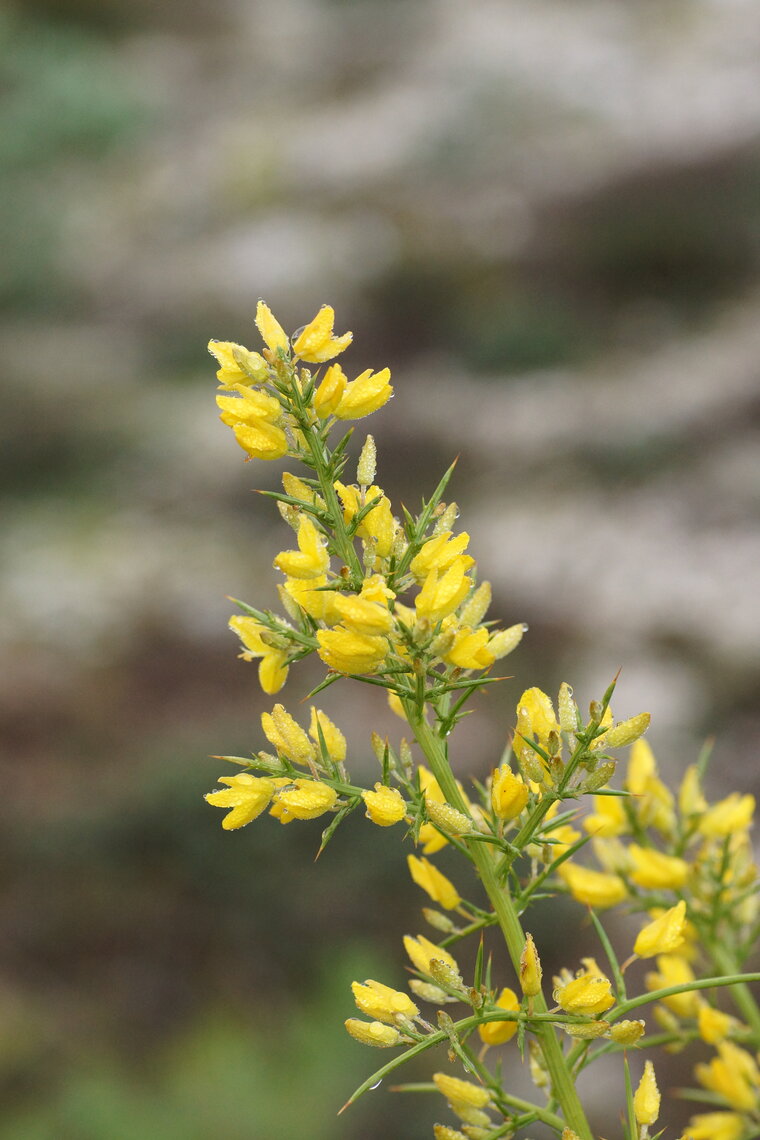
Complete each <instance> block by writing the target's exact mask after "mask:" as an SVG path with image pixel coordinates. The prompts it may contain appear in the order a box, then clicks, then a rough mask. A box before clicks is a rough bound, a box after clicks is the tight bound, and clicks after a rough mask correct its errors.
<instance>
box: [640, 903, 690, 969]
mask: <svg viewBox="0 0 760 1140" xmlns="http://www.w3.org/2000/svg"><path fill="white" fill-rule="evenodd" d="M685 924H686V903H685V901H684V900H683V899H681V901H680V902H679V903H677V904H676V906H672V907H671V908H670V910H666V911H665V913H664V914H661V915H660V917H659V918H656V919H655V920H654V922H650V923H647V925H646V926H645V927H644V929H643V930H640V931H639V933H638V937H637V938H636V942H635V944H634V947H633V952H634V954H638V956H639V958H653V957H654V955H655V954H672V952H673V951H674V950H677V949H678V947H679V946H681V945H682V944H683V941H684V926H685Z"/></svg>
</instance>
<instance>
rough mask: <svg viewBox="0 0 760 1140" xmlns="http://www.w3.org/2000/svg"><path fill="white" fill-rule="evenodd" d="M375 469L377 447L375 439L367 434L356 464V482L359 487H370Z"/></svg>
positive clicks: (373, 479)
mask: <svg viewBox="0 0 760 1140" xmlns="http://www.w3.org/2000/svg"><path fill="white" fill-rule="evenodd" d="M376 469H377V447H376V445H375V440H374V438H373V437H372V436H371V435H368V436H367V438H366V439H365V441H364V444H363V446H362V450H361V454H360V455H359V462H358V463H357V465H356V482H357V483H358V484H359V486H360V487H371V486H372V484H373V483H374V481H375V471H376Z"/></svg>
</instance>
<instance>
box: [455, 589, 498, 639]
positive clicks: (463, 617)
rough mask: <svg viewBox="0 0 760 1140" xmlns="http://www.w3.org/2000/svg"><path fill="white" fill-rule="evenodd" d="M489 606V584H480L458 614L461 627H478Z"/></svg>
mask: <svg viewBox="0 0 760 1140" xmlns="http://www.w3.org/2000/svg"><path fill="white" fill-rule="evenodd" d="M490 604H491V583H490V582H481V583H480V585H479V586H478V588H477V589H476V590H475V592H474V593H473V595H472V597H471V598H470V600H469V602H467V603H466V604H465V605H464V606H462V609H461V610H460V612H459V620H460V622H461V623H462V625H469V626H470V627H471V628H474V627H475V626H476V625H480V623H481V622H482V620H483V618H484V617H485V616H486V612H487V610H488V607H489V606H490Z"/></svg>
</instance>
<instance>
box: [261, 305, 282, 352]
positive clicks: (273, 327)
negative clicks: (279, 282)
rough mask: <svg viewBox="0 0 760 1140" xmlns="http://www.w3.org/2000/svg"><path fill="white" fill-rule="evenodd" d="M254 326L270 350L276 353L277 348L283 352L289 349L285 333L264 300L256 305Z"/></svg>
mask: <svg viewBox="0 0 760 1140" xmlns="http://www.w3.org/2000/svg"><path fill="white" fill-rule="evenodd" d="M256 327H257V329H258V330H259V332H260V333H261V339H262V340H263V341H264V344H265V345H266V346H267V348H268V349H269V351H270V352H273V353H276V352H277V351H278V350H279V349H282V351H283V352H285V353H288V352H289V351H290V342H289V341H288V336H287V333H286V332H285V330H284V329H283V327H282V325H281V324H280V323H279V322H278V321H277V320H275V318H274V316H273V315H272V310H271V309H270V308H269V306H268V305H267V304H265V303H264V301H259V303H258V305H257V306H256Z"/></svg>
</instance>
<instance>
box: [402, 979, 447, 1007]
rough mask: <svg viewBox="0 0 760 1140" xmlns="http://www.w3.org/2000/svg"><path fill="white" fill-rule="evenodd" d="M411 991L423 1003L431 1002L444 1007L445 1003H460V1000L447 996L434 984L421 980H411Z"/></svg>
mask: <svg viewBox="0 0 760 1140" xmlns="http://www.w3.org/2000/svg"><path fill="white" fill-rule="evenodd" d="M409 989H410V990H411V991H412V993H413V994H414V995H415V996H416V997H418V998H420V999H421V1000H422V1001H429V1002H430V1003H431V1005H442V1004H444V1003H445V1002H452V1001H459V998H456V997H452V996H451V994H447V993H446V991H445V990H442V989H439V987H438V986H434V985H433V983H432V982H423V981H422V979H421V978H411V979H410V981H409Z"/></svg>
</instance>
